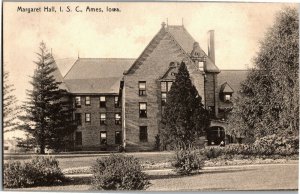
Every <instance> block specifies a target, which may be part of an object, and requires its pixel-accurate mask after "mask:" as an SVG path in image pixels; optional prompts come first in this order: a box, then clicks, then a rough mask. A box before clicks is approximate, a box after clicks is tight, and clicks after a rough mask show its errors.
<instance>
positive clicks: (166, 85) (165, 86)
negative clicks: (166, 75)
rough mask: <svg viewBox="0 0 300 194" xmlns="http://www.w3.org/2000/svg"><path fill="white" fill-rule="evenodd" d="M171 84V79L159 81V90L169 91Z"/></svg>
mask: <svg viewBox="0 0 300 194" xmlns="http://www.w3.org/2000/svg"><path fill="white" fill-rule="evenodd" d="M172 84H173V82H172V81H165V82H161V83H160V86H161V92H169V91H170V90H171V86H172Z"/></svg>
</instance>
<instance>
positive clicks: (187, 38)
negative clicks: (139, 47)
mask: <svg viewBox="0 0 300 194" xmlns="http://www.w3.org/2000/svg"><path fill="white" fill-rule="evenodd" d="M166 34H168V35H170V36H171V37H172V38H173V39H174V40H175V42H176V43H177V45H178V46H179V47H180V48H181V49H182V50H183V53H184V54H185V55H186V56H187V57H189V58H190V54H191V52H192V50H193V46H194V43H195V42H196V41H195V40H194V38H193V37H192V36H191V35H190V34H189V33H188V31H187V30H186V29H185V27H184V26H175V25H168V26H166V27H164V26H163V27H162V28H161V29H160V30H159V32H158V33H157V34H156V35H155V36H154V38H153V39H152V40H151V41H150V43H149V44H148V45H147V46H146V48H145V49H144V51H143V52H142V54H141V55H140V56H139V57H138V58H137V60H136V61H135V62H134V63H133V65H132V66H131V67H130V68H129V69H128V71H127V72H126V73H125V74H127V73H129V72H131V70H132V69H134V67H135V66H138V65H140V64H141V63H142V62H143V61H144V60H145V59H146V58H147V57H148V54H147V53H149V52H152V50H153V48H154V47H155V46H153V45H157V44H158V43H159V42H160V41H161V40H162V37H163V36H164V35H166ZM200 51H201V55H202V56H205V57H206V63H205V64H206V65H205V67H204V70H205V71H206V72H209V73H219V72H220V70H219V68H218V67H217V66H216V65H215V64H214V63H213V62H212V61H211V59H210V58H208V56H207V54H206V53H205V52H204V51H203V49H201V48H200Z"/></svg>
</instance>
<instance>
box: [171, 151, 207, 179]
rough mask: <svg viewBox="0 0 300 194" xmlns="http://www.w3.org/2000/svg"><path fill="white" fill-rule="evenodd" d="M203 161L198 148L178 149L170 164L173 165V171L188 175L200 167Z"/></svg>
mask: <svg viewBox="0 0 300 194" xmlns="http://www.w3.org/2000/svg"><path fill="white" fill-rule="evenodd" d="M204 161H205V159H204V157H203V156H202V155H201V153H200V152H199V151H198V150H193V149H187V150H179V151H176V158H175V161H174V162H173V163H172V166H173V167H175V172H177V173H178V174H181V175H190V174H192V173H193V172H195V171H197V170H200V169H202V167H203V166H204Z"/></svg>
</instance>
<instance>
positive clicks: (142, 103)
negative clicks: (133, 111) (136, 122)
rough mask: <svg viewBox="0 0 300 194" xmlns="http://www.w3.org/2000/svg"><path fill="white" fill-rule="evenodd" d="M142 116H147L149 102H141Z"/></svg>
mask: <svg viewBox="0 0 300 194" xmlns="http://www.w3.org/2000/svg"><path fill="white" fill-rule="evenodd" d="M140 117H141V118H145V117H147V103H146V102H140Z"/></svg>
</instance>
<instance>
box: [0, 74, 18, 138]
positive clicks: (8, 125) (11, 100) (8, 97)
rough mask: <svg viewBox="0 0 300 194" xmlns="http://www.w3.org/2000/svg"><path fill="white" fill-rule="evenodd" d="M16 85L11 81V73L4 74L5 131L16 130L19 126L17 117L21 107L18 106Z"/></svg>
mask: <svg viewBox="0 0 300 194" xmlns="http://www.w3.org/2000/svg"><path fill="white" fill-rule="evenodd" d="M14 90H15V88H14V85H13V84H10V83H9V73H8V72H7V71H5V72H4V75H3V129H4V130H3V132H4V133H6V132H10V131H14V130H16V127H17V126H18V122H17V117H18V115H19V113H20V109H19V107H18V106H17V98H16V96H15V95H14V94H13V91H14Z"/></svg>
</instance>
